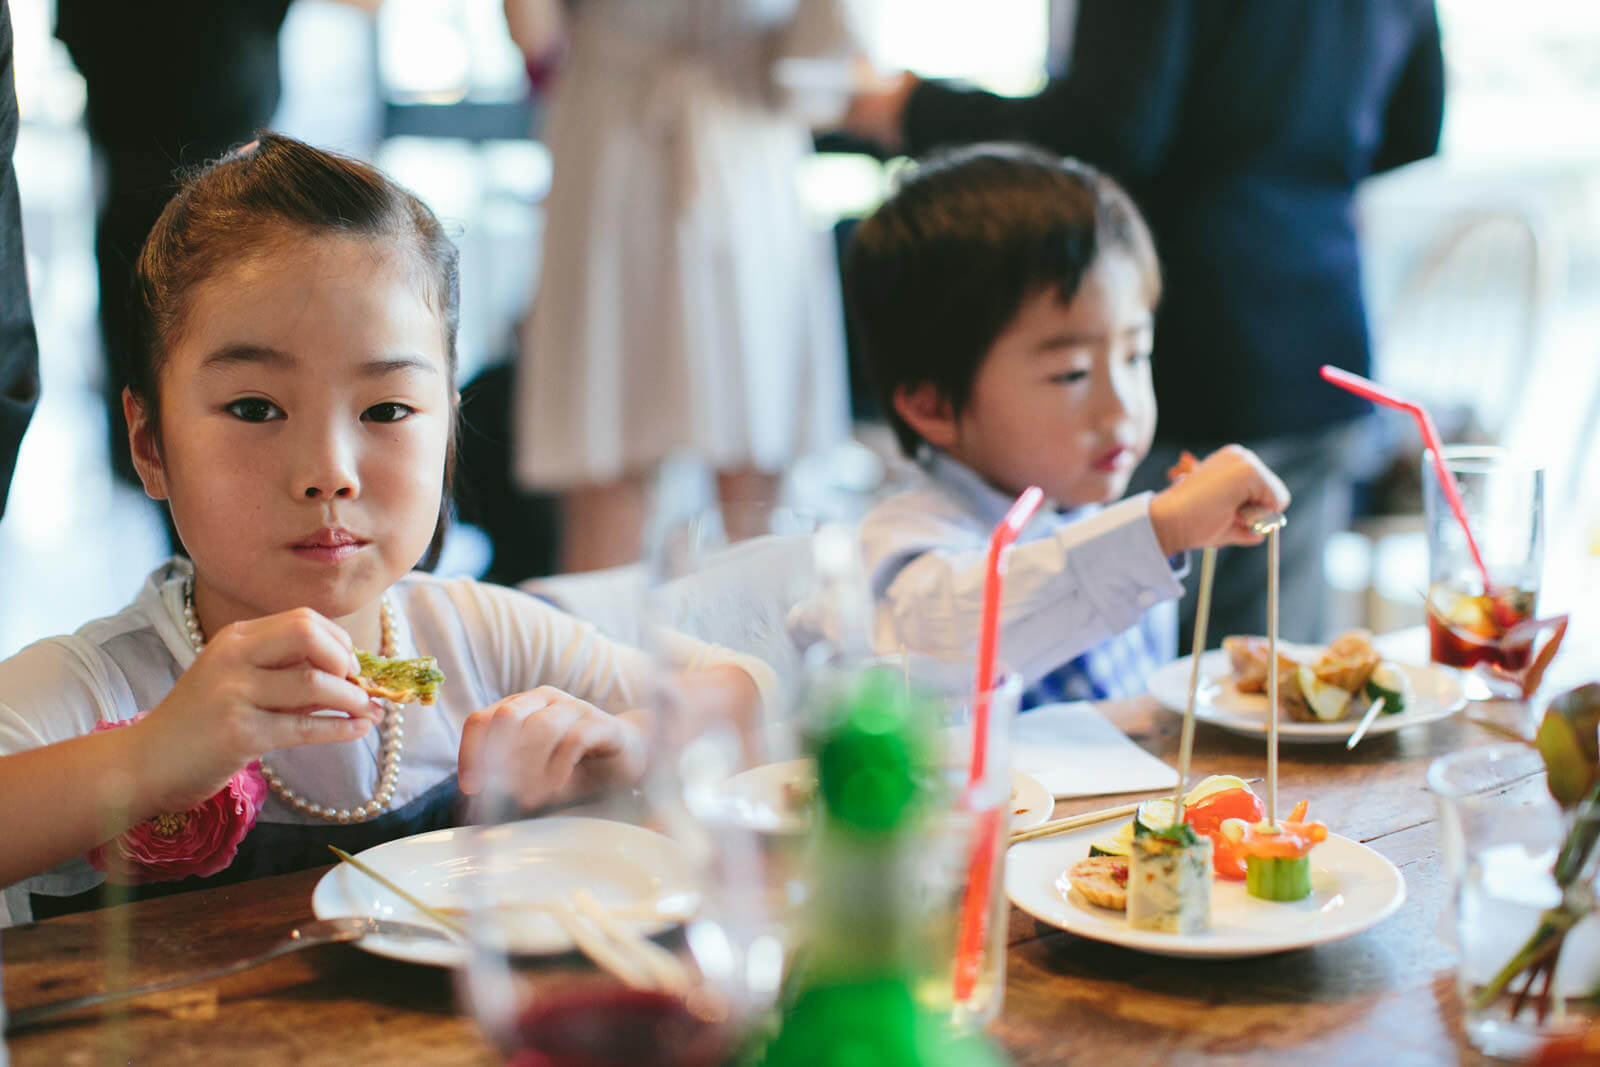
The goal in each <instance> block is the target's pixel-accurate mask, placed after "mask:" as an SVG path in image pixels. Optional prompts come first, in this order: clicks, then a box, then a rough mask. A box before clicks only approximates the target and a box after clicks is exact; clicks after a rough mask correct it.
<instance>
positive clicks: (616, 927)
mask: <svg viewBox="0 0 1600 1067" xmlns="http://www.w3.org/2000/svg"><path fill="white" fill-rule="evenodd" d="M572 903H573V906H574V907H576V908H577V909H578V914H580V915H582V916H583V917H584V918H585V919H588V920H589V921H590V922H592V923H594V925H595V927H596V929H598V930H599V931H600V932H601V933H603V934H605V935H606V936H607V937H609V938H610V939H611V940H612V941H613V942H615V943H616V944H617V945H619V946H626V949H627V951H628V952H630V953H632V954H633V956H634V958H635V959H636V960H637V961H638V962H639V963H640V964H642V965H643V966H644V968H645V970H646V971H647V972H648V973H649V975H650V977H651V978H653V979H654V980H655V983H656V985H657V986H659V987H660V988H661V989H664V990H666V991H667V992H669V993H676V994H677V995H678V996H683V995H685V994H687V993H688V992H689V989H690V987H691V986H692V985H693V984H694V982H693V980H692V979H691V978H690V976H689V972H688V970H687V969H685V967H684V966H683V961H681V960H680V959H678V957H676V956H674V955H673V954H672V953H670V952H668V951H667V950H666V949H664V948H662V947H661V946H660V945H658V944H656V943H655V942H654V941H652V940H650V939H649V938H648V937H645V936H644V935H643V934H641V933H639V932H638V931H637V930H635V929H633V928H632V927H630V926H625V925H623V924H622V923H620V922H618V921H617V919H616V916H615V915H614V914H613V913H612V912H610V911H607V910H606V908H605V906H604V905H602V904H601V903H600V902H599V901H598V900H596V899H595V898H594V895H593V894H592V893H590V892H589V891H588V890H587V889H577V890H574V891H573V894H572Z"/></svg>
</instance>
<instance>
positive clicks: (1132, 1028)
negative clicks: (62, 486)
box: [0, 698, 1526, 1067]
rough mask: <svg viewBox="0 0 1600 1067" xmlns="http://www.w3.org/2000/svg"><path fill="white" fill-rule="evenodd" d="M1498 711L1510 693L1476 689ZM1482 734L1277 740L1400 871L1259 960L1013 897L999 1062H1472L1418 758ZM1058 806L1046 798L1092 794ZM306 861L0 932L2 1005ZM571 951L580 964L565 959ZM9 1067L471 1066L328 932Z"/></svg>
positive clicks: (275, 932)
mask: <svg viewBox="0 0 1600 1067" xmlns="http://www.w3.org/2000/svg"><path fill="white" fill-rule="evenodd" d="M1104 710H1105V711H1106V713H1107V715H1108V716H1109V717H1110V718H1111V719H1112V720H1113V721H1114V722H1116V723H1117V725H1118V726H1120V727H1121V728H1122V729H1123V730H1125V731H1126V732H1127V733H1128V734H1129V735H1130V736H1132V737H1133V738H1134V739H1135V740H1137V741H1138V742H1139V743H1140V744H1142V745H1144V746H1145V747H1146V748H1148V749H1149V750H1150V751H1152V752H1154V753H1156V754H1157V755H1160V756H1162V757H1163V758H1165V759H1168V760H1169V761H1173V762H1175V761H1176V751H1177V745H1178V725H1179V719H1178V717H1177V716H1175V715H1172V714H1171V713H1169V712H1166V711H1164V710H1161V709H1160V708H1158V707H1156V706H1155V705H1154V703H1153V702H1152V701H1150V700H1149V698H1140V699H1137V700H1132V701H1127V702H1123V703H1120V704H1114V705H1107V706H1106V707H1105V709H1104ZM1484 710H1487V711H1488V713H1490V714H1493V715H1494V716H1496V717H1497V718H1500V719H1502V720H1503V721H1511V720H1514V719H1515V717H1516V716H1517V715H1519V714H1526V712H1525V711H1523V710H1521V709H1520V706H1518V705H1486V706H1481V707H1480V708H1478V709H1475V713H1477V712H1479V711H1484ZM1490 740H1493V737H1492V735H1491V734H1490V733H1489V732H1488V731H1487V730H1484V729H1483V728H1481V727H1479V726H1476V725H1474V724H1473V723H1471V722H1469V721H1468V720H1467V718H1466V717H1465V716H1464V715H1457V716H1455V717H1453V718H1451V719H1448V720H1445V721H1443V722H1439V723H1435V724H1432V725H1430V726H1422V727H1414V728H1411V729H1408V730H1403V731H1400V732H1398V733H1394V734H1385V735H1381V736H1377V737H1369V738H1367V739H1366V740H1365V741H1363V742H1362V744H1361V745H1360V746H1359V747H1358V748H1357V750H1356V751H1355V752H1353V753H1352V752H1347V751H1345V749H1344V747H1343V746H1342V745H1332V746H1324V745H1311V746H1286V747H1285V749H1284V754H1283V758H1282V761H1281V774H1282V795H1283V796H1284V797H1285V798H1289V799H1298V798H1300V797H1302V796H1304V797H1309V798H1310V800H1311V811H1312V813H1313V815H1314V816H1315V817H1317V818H1320V819H1322V820H1325V821H1326V822H1327V823H1328V824H1329V825H1330V828H1331V829H1333V830H1334V831H1335V832H1337V833H1340V834H1342V835H1344V836H1346V837H1350V838H1354V839H1356V840H1358V841H1362V842H1365V843H1366V844H1368V845H1370V846H1371V847H1373V848H1375V849H1376V850H1377V851H1379V852H1381V853H1382V854H1383V855H1385V856H1387V857H1388V858H1389V859H1390V860H1392V861H1393V862H1394V863H1395V864H1396V866H1398V867H1399V868H1400V870H1401V871H1402V872H1403V873H1404V875H1405V879H1406V889H1407V894H1408V897H1407V900H1406V903H1405V905H1404V907H1403V908H1402V909H1401V910H1400V912H1399V913H1398V914H1397V915H1395V916H1393V917H1392V918H1390V919H1388V920H1387V921H1386V922H1384V923H1382V924H1380V925H1379V926H1377V927H1376V928H1374V929H1372V930H1369V931H1368V932H1366V933H1364V934H1361V935H1359V936H1356V937H1352V938H1348V939H1346V940H1344V941H1340V942H1336V943H1333V944H1328V945H1322V946H1319V947H1316V948H1312V949H1305V950H1301V951H1297V952H1289V953H1284V954H1281V955H1277V956H1271V957H1266V958H1261V959H1250V960H1238V961H1222V962H1200V961H1196V962H1182V961H1174V960H1167V959H1161V958H1157V957H1153V956H1145V955H1140V954H1139V953H1135V952H1130V951H1126V950H1123V949H1119V948H1116V947H1113V946H1109V945H1102V944H1098V943H1096V942H1093V941H1087V940H1082V939H1080V938H1077V937H1075V936H1073V935H1070V934H1067V933H1064V932H1061V931H1058V930H1056V929H1054V928H1052V927H1047V926H1043V925H1040V924H1038V923H1036V922H1035V921H1034V920H1032V919H1030V918H1028V917H1026V916H1024V915H1022V913H1020V912H1018V911H1016V910H1015V909H1013V911H1012V915H1011V927H1010V931H1009V937H1010V944H1011V949H1010V953H1009V959H1008V964H1007V988H1006V1001H1005V1010H1004V1012H1003V1014H1002V1015H1001V1017H1000V1019H999V1020H998V1021H997V1022H996V1024H995V1025H994V1027H993V1031H992V1032H993V1033H994V1035H995V1036H996V1037H997V1038H998V1039H999V1041H1000V1042H1001V1043H1002V1044H1003V1045H1004V1046H1005V1048H1006V1049H1007V1050H1008V1051H1009V1052H1010V1054H1011V1055H1012V1057H1013V1058H1014V1060H1015V1061H1016V1063H1018V1064H1058V1063H1069V1062H1075V1063H1086V1064H1095V1065H1097V1067H1099V1065H1107V1067H1109V1065H1123V1064H1140V1063H1185V1062H1191V1061H1199V1060H1207V1061H1221V1062H1229V1063H1235V1062H1237V1063H1263V1064H1272V1065H1274V1067H1279V1065H1282V1064H1290V1065H1292V1067H1309V1065H1311V1064H1323V1063H1326V1064H1353V1063H1374V1062H1383V1063H1385V1064H1389V1065H1398V1064H1411V1063H1459V1062H1477V1058H1476V1056H1475V1054H1474V1053H1473V1052H1472V1051H1471V1050H1470V1049H1469V1048H1468V1047H1467V1046H1466V1045H1465V1044H1464V1042H1463V1039H1462V1037H1461V1034H1460V1029H1459V1022H1460V1006H1459V1003H1458V1001H1457V998H1456V994H1455V988H1454V979H1453V974H1452V966H1453V964H1454V955H1453V953H1452V951H1451V949H1450V948H1449V947H1448V942H1449V932H1448V930H1447V925H1448V918H1447V915H1448V912H1447V905H1448V886H1447V884H1446V878H1445V874H1444V872H1443V871H1442V870H1441V864H1440V857H1439V834H1438V824H1437V821H1436V817H1435V810H1434V805H1433V802H1432V799H1431V797H1430V796H1429V794H1428V793H1427V792H1426V790H1425V787H1424V785H1423V773H1424V770H1425V768H1426V767H1427V764H1428V762H1429V761H1430V760H1431V759H1433V758H1434V757H1435V756H1438V755H1440V754H1442V753H1446V752H1451V751H1454V750H1456V749H1459V748H1463V747H1467V746H1471V745H1477V744H1481V743H1485V742H1487V741H1490ZM1263 747H1264V746H1263V745H1262V744H1261V743H1260V742H1259V741H1256V740H1251V739H1247V738H1240V737H1235V736H1233V735H1230V734H1227V733H1223V732H1221V731H1218V730H1216V729H1215V728H1212V727H1209V726H1205V725H1201V726H1200V727H1199V728H1198V733H1197V738H1196V754H1195V760H1196V770H1197V772H1199V773H1214V772H1224V771H1226V772H1232V773H1235V774H1239V775H1243V776H1251V775H1259V774H1262V773H1264V767H1265V755H1264V751H1263ZM1104 803H1105V801H1103V800H1091V801H1076V802H1071V803H1065V802H1064V803H1062V804H1060V805H1058V807H1057V814H1058V815H1064V814H1069V813H1071V812H1073V811H1078V810H1087V809H1091V808H1095V807H1100V806H1103V805H1104ZM321 873H322V871H320V870H315V871H305V872H302V873H299V874H291V875H285V876H282V877H278V878H269V879H263V880H261V881H258V882H250V883H245V884H243V885H239V886H234V887H230V888H226V889H217V890H211V891H207V892H203V893H196V894H189V895H185V896H177V897H168V898H165V899H161V900H155V901H148V902H145V903H140V904H135V905H131V906H128V907H126V908H114V909H108V910H106V911H103V912H99V913H94V914H89V915H77V916H69V917H65V918H60V919H53V920H50V921H47V922H41V923H35V924H32V925H30V926H24V927H19V928H15V929H10V930H6V931H4V933H3V934H0V947H3V949H4V974H5V1002H6V1004H8V1005H9V1006H11V1007H12V1008H13V1009H16V1008H22V1007H26V1006H28V1005H30V1004H37V1003H41V1002H43V1001H47V1000H53V999H57V998H61V997H66V996H72V995H76V994H79V993H84V992H90V991H94V990H97V989H99V988H102V984H103V983H105V982H106V980H107V979H106V976H107V970H108V966H107V961H106V959H105V958H104V957H105V954H104V949H103V945H105V944H107V943H110V942H109V941H108V932H110V931H113V930H115V929H116V928H118V927H125V928H126V929H127V930H128V932H129V936H130V937H131V944H132V953H131V956H132V961H133V962H132V965H131V967H128V968H125V972H126V978H125V979H123V978H119V979H118V980H116V982H115V984H117V985H120V984H122V982H123V981H124V980H133V981H137V980H141V979H146V978H151V977H158V976H164V975H168V974H172V973H175V972H177V971H180V970H183V969H188V968H193V967H200V966H205V965H208V964H211V963H216V962H222V961H225V960H227V959H230V958H234V957H236V956H238V955H240V954H245V953H250V952H254V951H256V950H258V949H260V948H262V947H265V946H266V945H267V944H269V943H270V942H271V941H273V940H274V939H275V938H277V937H278V936H281V935H282V934H283V933H284V932H286V931H287V930H288V929H289V928H290V927H292V926H293V925H295V924H296V923H298V922H302V921H304V920H306V919H308V918H309V917H310V898H311V890H312V887H313V886H314V885H315V883H316V881H317V879H318V877H320V875H321ZM574 966H578V964H574ZM11 1056H12V1059H13V1062H14V1063H15V1064H16V1065H17V1067H30V1065H35V1064H38V1065H46V1064H48V1065H52V1067H53V1065H57V1064H79V1063H81V1064H98V1063H105V1062H111V1061H113V1060H114V1061H115V1062H117V1063H125V1062H131V1063H160V1064H171V1065H175V1067H181V1065H184V1064H205V1065H207V1067H214V1065H216V1064H219V1063H223V1064H227V1065H229V1067H243V1065H246V1064H257V1063H260V1064H284V1063H293V1064H296V1065H297V1067H312V1065H316V1064H337V1065H339V1067H348V1065H350V1064H355V1063H382V1064H398V1063H430V1064H491V1063H495V1062H497V1061H496V1058H495V1056H494V1054H493V1052H492V1050H490V1049H489V1048H488V1047H487V1046H486V1045H485V1044H484V1043H483V1041H482V1039H481V1038H480V1037H479V1036H478V1034H477V1032H476V1030H475V1029H474V1026H473V1023H472V1021H471V1020H470V1019H469V1018H466V1017H464V1016H462V1015H460V1014H458V1012H457V1009H456V1007H455V1003H454V996H453V990H452V984H451V977H450V975H449V974H448V973H447V972H443V971H438V970H431V969H428V968H423V967H416V966H411V965H408V964H402V963H394V962H391V961H387V960H383V959H379V958H376V957H373V956H370V955H368V954H366V953H363V952H361V951H359V950H358V949H355V948H353V947H350V946H348V945H334V946H327V947H323V948H316V949H309V950H306V951H304V952H300V953H296V954H293V955H290V956H287V957H283V958H281V959H279V960H276V961H274V962H272V963H269V964H267V965H265V966H262V967H260V968H257V969H255V970H253V971H249V972H246V973H244V974H240V975H236V976H233V977H231V978H228V979H224V980H222V981H219V982H213V983H208V984H204V985H200V986H195V987H191V988H190V989H188V990H187V991H182V992H176V993H168V994H163V995H161V996H159V997H157V998H154V999H152V1000H147V1001H141V1002H138V1003H137V1004H136V1006H135V1007H134V1009H133V1010H131V1011H130V1012H129V1013H128V1014H127V1015H125V1016H122V1017H120V1018H119V1017H96V1016H93V1015H89V1016H84V1017H80V1018H79V1019H77V1020H75V1021H70V1022H65V1023H62V1024H59V1025H56V1026H54V1027H51V1028H48V1029H38V1030H33V1031H30V1032H27V1033H24V1034H21V1035H18V1036H16V1037H15V1038H13V1039H12V1043H11Z"/></svg>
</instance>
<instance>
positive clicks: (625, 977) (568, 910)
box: [550, 900, 656, 989]
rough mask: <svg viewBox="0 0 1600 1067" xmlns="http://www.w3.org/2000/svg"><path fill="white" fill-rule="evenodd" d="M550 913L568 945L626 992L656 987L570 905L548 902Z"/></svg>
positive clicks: (639, 965) (637, 964)
mask: <svg viewBox="0 0 1600 1067" xmlns="http://www.w3.org/2000/svg"><path fill="white" fill-rule="evenodd" d="M550 914H551V915H552V916H554V918H555V920H556V922H557V923H559V924H561V929H563V930H565V931H566V932H567V936H568V937H570V938H572V943H573V944H574V945H577V946H578V949H579V951H581V952H582V953H583V954H584V955H585V956H588V957H589V958H590V959H591V960H593V961H594V962H595V963H597V964H599V965H600V967H602V968H603V969H605V970H607V971H610V972H611V973H612V974H614V975H616V976H617V977H618V978H619V979H621V980H622V983H623V984H624V985H626V986H628V987H629V988H630V989H654V988H655V987H656V983H655V980H654V979H653V978H652V977H651V976H650V973H649V971H648V970H647V969H646V968H645V967H644V964H643V963H642V962H639V961H636V960H633V959H630V958H629V957H628V956H627V955H625V954H624V953H623V952H622V951H621V950H620V949H617V948H614V947H613V946H612V945H611V943H610V942H608V941H607V940H606V938H605V936H604V935H603V934H601V933H600V931H599V930H597V929H595V928H594V927H592V926H590V925H589V924H588V923H586V922H584V921H583V920H582V919H580V918H578V913H577V912H576V911H574V910H573V909H572V905H571V904H569V903H567V902H566V901H564V900H552V901H551V902H550Z"/></svg>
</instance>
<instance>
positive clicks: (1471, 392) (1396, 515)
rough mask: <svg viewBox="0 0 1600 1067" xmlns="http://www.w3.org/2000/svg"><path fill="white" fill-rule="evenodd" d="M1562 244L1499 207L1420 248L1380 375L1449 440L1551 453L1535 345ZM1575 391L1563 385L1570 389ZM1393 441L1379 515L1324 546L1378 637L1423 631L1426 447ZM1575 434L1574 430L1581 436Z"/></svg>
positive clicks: (1457, 218) (1547, 363)
mask: <svg viewBox="0 0 1600 1067" xmlns="http://www.w3.org/2000/svg"><path fill="white" fill-rule="evenodd" d="M1565 268H1566V254H1565V248H1564V246H1563V245H1562V243H1561V241H1560V237H1559V234H1557V233H1556V232H1555V231H1554V230H1553V229H1552V228H1550V227H1549V226H1547V225H1546V224H1545V223H1544V221H1543V220H1542V218H1541V216H1540V215H1538V214H1537V213H1535V212H1533V211H1531V210H1526V209H1523V208H1521V207H1517V206H1509V205H1508V206H1497V207H1493V208H1482V209H1477V210H1471V211H1466V212H1462V213H1459V214H1456V215H1454V216H1452V217H1450V218H1449V219H1447V220H1446V221H1445V222H1444V223H1443V224H1442V225H1441V226H1440V227H1439V228H1438V230H1437V232H1436V234H1435V236H1434V237H1433V238H1432V239H1431V240H1430V241H1429V242H1428V243H1427V244H1426V246H1425V247H1424V249H1423V251H1422V252H1421V254H1420V255H1419V256H1418V257H1417V258H1416V260H1415V263H1414V265H1413V266H1412V268H1411V269H1410V270H1409V271H1408V272H1407V274H1406V276H1405V277H1404V279H1403V281H1402V282H1401V283H1400V284H1399V285H1398V286H1397V287H1396V288H1395V290H1394V295H1393V296H1392V298H1391V299H1390V300H1388V301H1387V302H1386V311H1385V312H1383V313H1382V314H1380V315H1378V316H1376V319H1377V325H1376V328H1375V330H1374V354H1373V364H1374V366H1373V373H1374V377H1375V378H1376V379H1377V380H1378V381H1380V382H1382V383H1383V384H1384V385H1387V386H1390V387H1391V388H1393V389H1394V390H1396V391H1397V392H1399V393H1401V394H1403V395H1405V396H1408V397H1410V398H1412V399H1415V400H1417V401H1418V402H1420V403H1422V404H1423V405H1424V406H1425V407H1427V408H1428V409H1429V411H1430V412H1431V413H1432V414H1433V417H1434V420H1435V422H1436V423H1437V424H1438V426H1439V432H1440V435H1441V437H1442V438H1443V439H1444V440H1445V441H1446V442H1461V441H1475V442H1482V443H1496V444H1503V445H1506V446H1507V447H1511V448H1514V449H1520V448H1528V449H1535V450H1538V451H1539V452H1540V453H1542V454H1554V453H1557V452H1559V451H1560V450H1561V449H1562V448H1565V447H1568V445H1566V444H1562V443H1558V441H1557V440H1555V439H1556V438H1559V437H1560V436H1561V434H1560V433H1558V432H1557V428H1556V425H1555V423H1553V422H1552V421H1551V420H1550V419H1549V418H1547V417H1545V413H1544V410H1542V409H1546V408H1548V401H1549V400H1550V398H1551V396H1552V394H1553V393H1559V392H1561V390H1562V389H1563V382H1562V378H1563V377H1564V376H1565V375H1564V372H1563V371H1562V368H1560V367H1558V366H1554V365H1552V364H1553V362H1555V361H1553V360H1552V359H1551V358H1550V357H1551V355H1552V353H1549V352H1548V351H1546V346H1545V345H1544V344H1543V342H1544V339H1545V336H1546V333H1547V331H1548V328H1549V325H1550V321H1551V317H1552V315H1553V313H1554V311H1555V310H1556V308H1557V307H1558V304H1559V300H1560V296H1561V293H1562V290H1563V287H1564V283H1565ZM1566 388H1568V389H1570V385H1568V386H1566ZM1389 425H1390V426H1391V427H1392V428H1393V430H1394V437H1395V438H1396V440H1395V443H1394V445H1393V447H1392V452H1391V456H1390V460H1389V464H1388V468H1387V470H1386V471H1385V472H1384V474H1382V475H1380V477H1379V479H1378V482H1377V488H1376V491H1375V504H1376V508H1375V511H1376V514H1374V515H1372V516H1370V517H1368V518H1366V519H1363V520H1362V521H1361V522H1359V523H1358V524H1357V527H1358V528H1357V531H1356V532H1354V533H1352V534H1348V535H1345V536H1344V537H1342V538H1341V539H1339V542H1338V543H1336V544H1330V546H1329V550H1328V552H1327V553H1326V554H1325V560H1324V563H1325V569H1326V570H1327V572H1328V578H1329V582H1330V584H1331V585H1333V586H1334V588H1335V591H1336V597H1335V599H1336V601H1337V600H1338V599H1339V597H1338V596H1337V594H1338V593H1339V592H1343V593H1344V594H1345V596H1344V600H1345V601H1346V602H1347V606H1348V607H1350V608H1353V609H1354V610H1353V611H1352V612H1350V613H1351V614H1355V615H1357V616H1359V617H1358V618H1355V619H1348V620H1345V621H1350V622H1354V621H1359V622H1361V623H1363V624H1364V625H1366V626H1368V627H1370V628H1372V629H1374V630H1377V631H1380V632H1381V631H1384V630H1392V629H1396V628H1399V627H1402V626H1409V625H1416V624H1420V623H1421V622H1422V606H1421V603H1420V598H1419V597H1418V595H1417V591H1418V590H1419V589H1421V588H1423V587H1424V586H1425V585H1426V583H1427V553H1426V549H1425V548H1424V546H1423V540H1422V516H1421V506H1422V493H1421V461H1422V442H1421V439H1420V437H1419V436H1418V435H1417V433H1416V431H1415V429H1414V427H1412V426H1411V425H1410V424H1409V421H1408V420H1400V419H1392V420H1391V421H1390V423H1389ZM1579 430H1580V433H1581V425H1580V427H1579Z"/></svg>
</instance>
